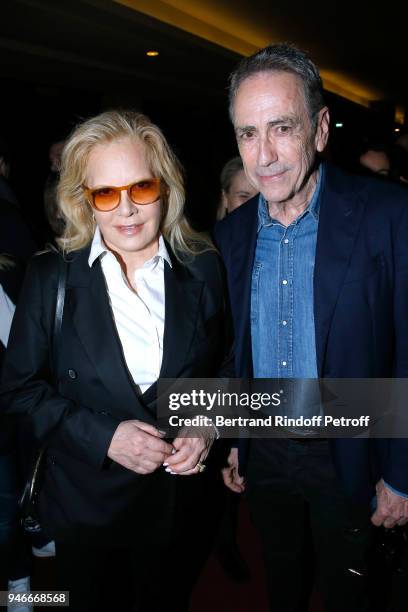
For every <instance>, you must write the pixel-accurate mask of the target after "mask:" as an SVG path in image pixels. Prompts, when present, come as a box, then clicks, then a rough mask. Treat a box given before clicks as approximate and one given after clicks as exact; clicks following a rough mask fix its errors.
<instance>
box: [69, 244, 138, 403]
mask: <svg viewBox="0 0 408 612" xmlns="http://www.w3.org/2000/svg"><path fill="white" fill-rule="evenodd" d="M88 255H89V250H88V249H86V251H83V252H81V253H80V254H79V261H78V262H77V265H75V266H73V272H72V274H70V278H69V281H68V295H67V298H68V299H67V308H68V309H69V310H70V311H71V313H72V320H73V324H74V327H75V329H76V331H77V333H78V337H79V339H80V341H81V343H82V345H83V347H84V349H85V352H86V353H87V355H88V357H89V359H90V361H91V362H92V363H93V365H94V367H95V370H96V371H97V373H98V375H99V378H100V380H101V382H102V383H103V385H104V386H105V388H106V390H107V392H108V393H109V394H110V395H111V396H112V399H113V400H114V404H113V405H114V406H115V411H116V409H118V410H120V412H122V411H123V413H124V414H129V411H131V413H132V412H134V407H135V400H136V399H137V394H136V390H135V387H134V385H133V383H132V381H131V377H130V375H129V373H128V370H127V367H126V362H125V359H124V356H123V352H122V347H121V344H120V341H119V337H118V333H117V330H116V327H115V323H114V320H113V315H112V311H111V306H110V303H109V297H108V292H107V288H106V284H105V279H104V276H103V272H102V269H101V264H100V261H99V260H97V261H96V262H95V263H94V264H93V266H92V268H89V265H88Z"/></svg>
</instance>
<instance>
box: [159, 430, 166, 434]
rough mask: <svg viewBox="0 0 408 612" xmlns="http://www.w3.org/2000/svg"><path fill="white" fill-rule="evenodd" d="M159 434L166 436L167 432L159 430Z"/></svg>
mask: <svg viewBox="0 0 408 612" xmlns="http://www.w3.org/2000/svg"><path fill="white" fill-rule="evenodd" d="M158 432H159V434H161V435H162V436H165V435H166V432H165V431H163V430H162V429H158Z"/></svg>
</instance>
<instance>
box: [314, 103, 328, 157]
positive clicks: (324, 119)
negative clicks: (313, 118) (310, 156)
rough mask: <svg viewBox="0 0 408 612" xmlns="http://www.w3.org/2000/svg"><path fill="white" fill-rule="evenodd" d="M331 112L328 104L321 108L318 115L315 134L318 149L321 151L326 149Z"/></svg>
mask: <svg viewBox="0 0 408 612" xmlns="http://www.w3.org/2000/svg"><path fill="white" fill-rule="evenodd" d="M329 127H330V113H329V109H328V108H327V106H325V107H324V108H322V109H320V111H319V114H318V116H317V126H316V135H315V145H316V151H318V152H319V153H321V152H322V151H324V149H325V148H326V145H327V141H328V139H329Z"/></svg>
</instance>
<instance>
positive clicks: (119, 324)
mask: <svg viewBox="0 0 408 612" xmlns="http://www.w3.org/2000/svg"><path fill="white" fill-rule="evenodd" d="M98 257H99V258H100V260H101V266H102V271H103V274H104V276H105V281H106V287H107V290H108V295H109V300H110V304H111V308H112V312H113V317H114V320H115V324H116V329H117V331H118V334H119V339H120V342H121V344H122V349H123V354H124V357H125V361H126V365H127V367H128V370H129V372H130V375H131V376H132V378H133V381H134V382H135V384H136V385H137V386H138V387H139V389H140V391H141V392H142V393H144V392H145V391H146V389H148V388H149V387H150V386H151V385H152V384H153V383H154V382H155V381H156V380H157V379H158V378H159V374H160V369H161V364H162V359H163V334H164V314H165V294H164V262H165V261H167V263H168V264H169V265H170V266H171V259H170V256H169V254H168V251H167V249H166V245H165V244H164V240H163V237H162V236H160V238H159V249H158V251H157V253H156V255H154V257H152V258H151V259H149V261H146V262H145V264H144V265H143V267H142V268H139V269H138V270H136V272H135V278H134V284H135V285H136V287H137V293H136V292H135V291H134V290H133V289H132V288H131V287H130V286H129V283H128V281H127V279H126V277H125V275H124V274H123V271H122V268H121V267H120V264H119V262H118V261H117V259H116V257H115V256H114V255H113V253H111V252H110V251H109V250H108V248H107V247H106V245H105V243H104V242H103V239H102V236H101V233H100V230H99V228H98V227H97V228H96V230H95V235H94V238H93V241H92V245H91V251H90V254H89V259H88V263H89V266H90V267H91V266H92V264H93V263H94V262H95V260H96V259H97V258H98Z"/></svg>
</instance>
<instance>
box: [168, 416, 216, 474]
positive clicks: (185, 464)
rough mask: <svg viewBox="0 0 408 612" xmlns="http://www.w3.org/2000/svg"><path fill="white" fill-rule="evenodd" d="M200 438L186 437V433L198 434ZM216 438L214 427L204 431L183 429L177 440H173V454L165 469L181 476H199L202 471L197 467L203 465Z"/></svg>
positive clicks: (203, 429) (206, 428)
mask: <svg viewBox="0 0 408 612" xmlns="http://www.w3.org/2000/svg"><path fill="white" fill-rule="evenodd" d="M196 431H197V434H198V437H194V438H193V437H186V433H189V434H190V436H192V435H193V432H196ZM215 438H216V431H215V429H214V427H205V428H202V429H193V430H191V429H185V428H184V429H182V430H181V431H180V433H179V435H178V436H177V438H176V439H175V440H173V448H174V449H175V452H174V451H173V454H172V455H171V457H169V458H168V459H167V460H166V462H165V467H166V470H167V471H168V472H171V473H174V474H179V475H180V476H190V475H191V474H198V473H199V472H200V470H199V469H198V467H197V464H198V463H203V462H204V461H205V460H206V458H207V456H208V453H209V452H210V448H211V446H212V443H213V442H214V440H215Z"/></svg>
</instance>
